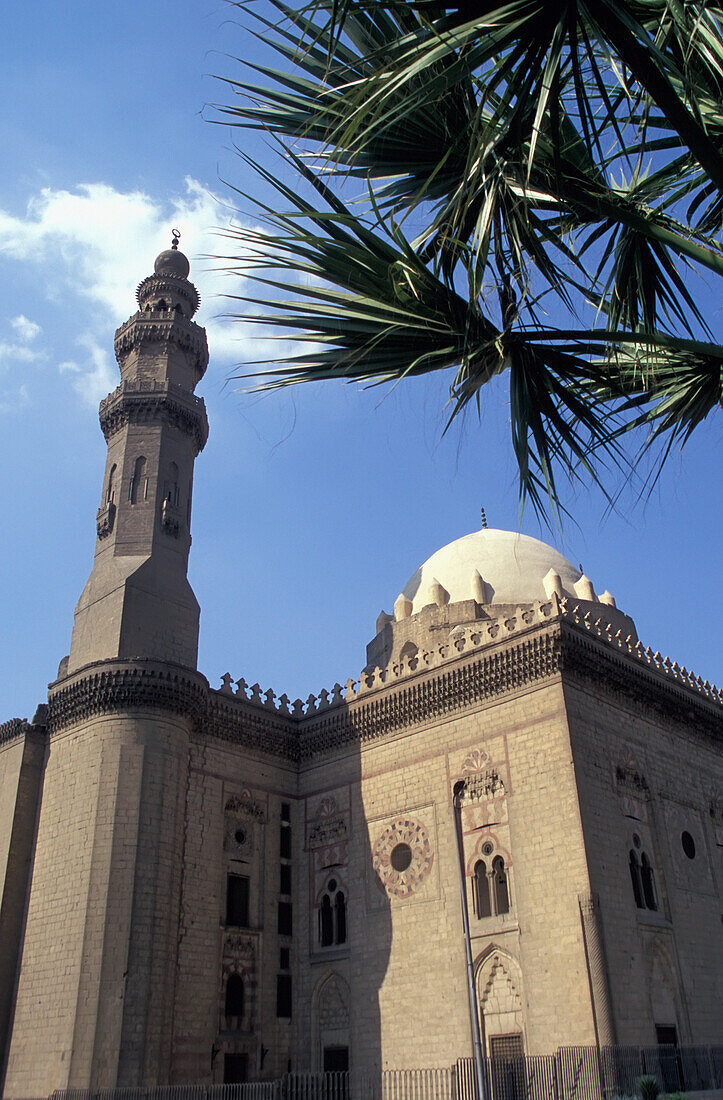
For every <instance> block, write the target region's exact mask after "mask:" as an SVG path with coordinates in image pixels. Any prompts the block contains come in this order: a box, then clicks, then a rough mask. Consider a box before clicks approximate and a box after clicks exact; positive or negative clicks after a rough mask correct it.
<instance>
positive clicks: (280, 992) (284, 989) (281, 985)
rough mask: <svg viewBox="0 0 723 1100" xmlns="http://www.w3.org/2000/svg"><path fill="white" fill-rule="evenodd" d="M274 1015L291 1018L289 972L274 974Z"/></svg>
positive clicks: (286, 1018)
mask: <svg viewBox="0 0 723 1100" xmlns="http://www.w3.org/2000/svg"><path fill="white" fill-rule="evenodd" d="M276 1015H277V1016H280V1017H282V1018H283V1019H285V1020H290V1019H291V974H277V975H276Z"/></svg>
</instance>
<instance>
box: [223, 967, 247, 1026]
mask: <svg viewBox="0 0 723 1100" xmlns="http://www.w3.org/2000/svg"><path fill="white" fill-rule="evenodd" d="M244 1001H245V995H244V982H243V978H242V977H241V975H240V974H229V976H228V981H227V982H226V1005H225V1008H224V1014H225V1015H226V1016H239V1017H240V1016H243V1014H244Z"/></svg>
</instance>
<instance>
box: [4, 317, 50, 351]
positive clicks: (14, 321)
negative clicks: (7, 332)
mask: <svg viewBox="0 0 723 1100" xmlns="http://www.w3.org/2000/svg"><path fill="white" fill-rule="evenodd" d="M10 324H11V325H12V327H13V328H14V329H15V331H16V333H17V335H18V339H19V340H22V342H23V343H24V344H29V343H31V342H32V341H33V340H36V339H37V338H38V336H39V335H40V333H41V332H42V331H43V330H42V329H41V327H40V325H38V324H36V322H35V321H30V320H28V318H27V317H26V316H25V315H24V314H23V313H19V314H18V316H17V317H12V318H11V319H10Z"/></svg>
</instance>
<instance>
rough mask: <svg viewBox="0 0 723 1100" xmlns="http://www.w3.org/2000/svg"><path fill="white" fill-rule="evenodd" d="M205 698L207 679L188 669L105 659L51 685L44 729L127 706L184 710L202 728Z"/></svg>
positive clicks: (145, 708)
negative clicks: (68, 678) (46, 724)
mask: <svg viewBox="0 0 723 1100" xmlns="http://www.w3.org/2000/svg"><path fill="white" fill-rule="evenodd" d="M207 697H208V689H207V686H206V683H205V680H204V679H203V677H202V676H200V675H198V674H197V673H193V672H191V671H190V670H185V669H174V668H173V666H171V665H167V664H161V663H155V662H151V661H148V662H145V661H143V662H142V661H138V662H133V663H126V662H123V663H121V662H111V661H106V662H102V663H100V664H95V665H92V666H90V667H89V669H88V671H87V672H85V673H84V672H83V671H82V670H81V671H80V672H77V673H75V674H74V675H73V677H72V678H71V679H70V682H67V681H62V680H61V681H60V682H59V683H58V684H57V685H53V687H51V690H50V694H49V696H48V729H49V732H50V733H55V732H57V731H58V730H61V729H64V728H66V727H68V726H72V725H75V724H76V723H78V722H82V721H87V720H88V719H90V718H95V717H96V716H98V715H100V714H114V713H118V712H122V711H124V712H127V711H130V710H166V711H170V712H171V713H173V714H183V715H187V716H188V717H189V718H190V719H191V720H192V721H193V722H194V724H195V725H196V726H197V727H198V728H202V727H203V724H204V721H203V720H204V717H205V714H206V710H207Z"/></svg>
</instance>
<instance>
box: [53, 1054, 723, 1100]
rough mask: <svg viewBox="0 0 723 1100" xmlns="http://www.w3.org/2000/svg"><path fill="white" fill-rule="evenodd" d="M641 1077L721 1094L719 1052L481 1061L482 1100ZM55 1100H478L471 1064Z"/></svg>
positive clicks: (586, 1098) (71, 1094) (557, 1094)
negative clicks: (483, 1091)
mask: <svg viewBox="0 0 723 1100" xmlns="http://www.w3.org/2000/svg"><path fill="white" fill-rule="evenodd" d="M643 1075H650V1076H653V1077H655V1078H656V1079H657V1081H658V1085H659V1087H660V1090H661V1092H663V1093H673V1092H701V1091H703V1092H704V1091H709V1090H712V1089H723V1046H719V1047H702V1046H698V1047H673V1046H669V1047H668V1046H655V1047H617V1046H616V1047H602V1048H601V1049H598V1048H597V1047H560V1049H559V1050H558V1051H557V1052H556V1053H555V1054H529V1055H524V1056H522V1055H520V1056H510V1057H493V1058H485V1059H484V1079H485V1089H486V1093H487V1100H613V1098H615V1097H632V1096H634V1095H635V1082H636V1081H637V1080H638V1078H639V1077H642V1076H643ZM52 1100H480V1098H479V1097H478V1095H477V1078H476V1073H475V1067H474V1062H473V1060H472V1059H471V1058H460V1059H459V1060H458V1061H457V1062H456V1063H455V1064H454V1065H453V1066H450V1067H448V1068H441V1069H398V1070H383V1071H382V1072H380V1073H377V1074H361V1073H355V1072H351V1073H287V1074H284V1076H283V1077H279V1078H277V1079H276V1080H274V1081H256V1082H250V1083H248V1084H243V1085H169V1086H164V1087H156V1088H137V1089H107V1090H79V1089H70V1090H67V1091H65V1092H55V1093H53V1097H52Z"/></svg>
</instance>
